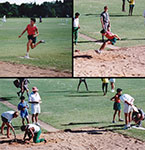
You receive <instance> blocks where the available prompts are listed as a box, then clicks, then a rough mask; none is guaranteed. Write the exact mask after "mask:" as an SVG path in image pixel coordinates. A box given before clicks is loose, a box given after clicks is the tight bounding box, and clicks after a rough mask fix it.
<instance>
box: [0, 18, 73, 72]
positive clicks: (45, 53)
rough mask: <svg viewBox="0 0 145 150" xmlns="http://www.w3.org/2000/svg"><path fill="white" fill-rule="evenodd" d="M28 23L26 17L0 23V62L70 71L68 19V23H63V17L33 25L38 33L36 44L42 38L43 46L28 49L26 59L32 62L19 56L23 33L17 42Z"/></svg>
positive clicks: (23, 49) (23, 47) (23, 51)
mask: <svg viewBox="0 0 145 150" xmlns="http://www.w3.org/2000/svg"><path fill="white" fill-rule="evenodd" d="M29 22H30V20H29V18H8V19H7V22H6V23H3V24H2V22H1V23H0V34H1V37H0V45H1V47H0V61H9V62H14V63H18V64H29V65H32V66H39V67H41V68H55V69H57V70H69V71H71V67H72V44H71V43H72V27H71V19H68V23H65V18H64V19H62V18H45V19H43V23H41V24H39V23H38V22H37V23H36V24H37V26H38V29H39V33H40V35H39V36H38V38H37V41H39V40H42V39H43V40H45V41H46V43H45V44H41V45H38V47H36V48H35V49H33V50H30V57H32V58H34V59H29V60H28V59H27V60H26V59H22V58H20V56H25V54H26V43H27V34H26V33H25V34H24V35H23V36H22V37H21V38H20V39H18V36H19V35H20V34H21V32H22V31H23V30H24V29H25V28H26V26H27V24H29Z"/></svg>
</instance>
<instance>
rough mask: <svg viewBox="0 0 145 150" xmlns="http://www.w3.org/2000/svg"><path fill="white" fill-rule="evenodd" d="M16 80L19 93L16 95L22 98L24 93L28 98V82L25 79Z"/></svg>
mask: <svg viewBox="0 0 145 150" xmlns="http://www.w3.org/2000/svg"><path fill="white" fill-rule="evenodd" d="M18 80H19V87H20V91H19V92H17V95H18V96H23V94H24V93H25V91H26V92H27V96H28V97H29V88H28V83H30V82H29V80H28V79H27V78H18Z"/></svg>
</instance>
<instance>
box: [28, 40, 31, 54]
mask: <svg viewBox="0 0 145 150" xmlns="http://www.w3.org/2000/svg"><path fill="white" fill-rule="evenodd" d="M31 43H32V40H29V41H28V43H27V53H29V50H30V48H29V47H30V45H31Z"/></svg>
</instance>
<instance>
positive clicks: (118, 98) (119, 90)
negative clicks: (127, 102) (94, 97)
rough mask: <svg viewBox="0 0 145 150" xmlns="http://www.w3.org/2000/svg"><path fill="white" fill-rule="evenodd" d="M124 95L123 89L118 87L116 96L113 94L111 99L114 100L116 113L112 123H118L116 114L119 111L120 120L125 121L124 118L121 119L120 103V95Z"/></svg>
mask: <svg viewBox="0 0 145 150" xmlns="http://www.w3.org/2000/svg"><path fill="white" fill-rule="evenodd" d="M121 95H122V89H120V88H118V89H117V93H116V94H115V96H113V97H112V98H111V99H110V100H111V101H114V106H113V109H114V114H113V121H112V123H116V121H115V117H116V114H117V112H118V120H119V121H123V119H121V103H120V96H121Z"/></svg>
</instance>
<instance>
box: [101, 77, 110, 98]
mask: <svg viewBox="0 0 145 150" xmlns="http://www.w3.org/2000/svg"><path fill="white" fill-rule="evenodd" d="M108 83H109V80H108V78H102V91H103V93H104V96H105V95H106V94H107V92H108Z"/></svg>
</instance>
